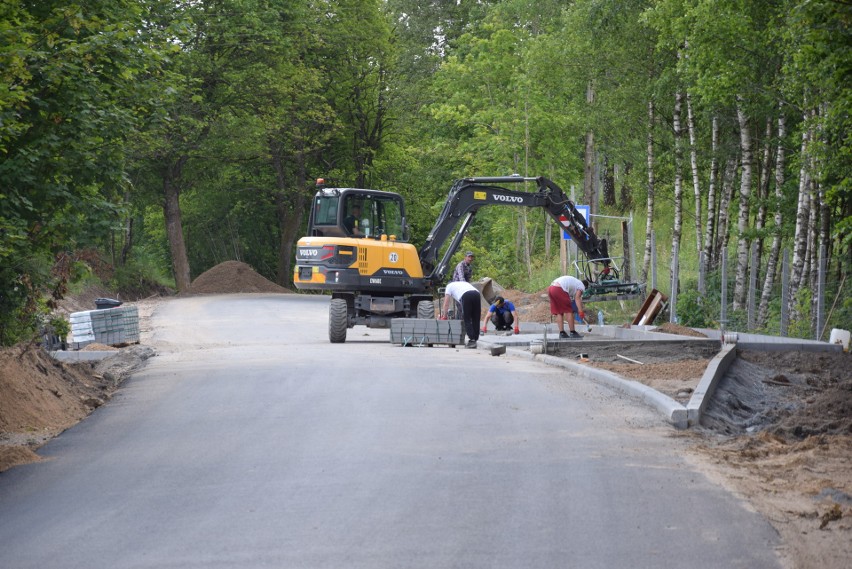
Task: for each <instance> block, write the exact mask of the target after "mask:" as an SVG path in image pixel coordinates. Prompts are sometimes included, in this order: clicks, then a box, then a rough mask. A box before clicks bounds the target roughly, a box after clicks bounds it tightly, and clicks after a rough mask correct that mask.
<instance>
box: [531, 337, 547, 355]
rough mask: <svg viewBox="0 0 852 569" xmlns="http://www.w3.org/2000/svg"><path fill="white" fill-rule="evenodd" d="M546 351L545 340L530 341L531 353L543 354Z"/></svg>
mask: <svg viewBox="0 0 852 569" xmlns="http://www.w3.org/2000/svg"><path fill="white" fill-rule="evenodd" d="M543 352H544V342H543V341H542V340H531V341H530V353H532V354H541V353H543Z"/></svg>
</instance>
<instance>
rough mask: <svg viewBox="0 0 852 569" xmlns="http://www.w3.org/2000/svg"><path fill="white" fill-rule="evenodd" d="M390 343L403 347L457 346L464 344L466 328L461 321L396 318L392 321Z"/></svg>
mask: <svg viewBox="0 0 852 569" xmlns="http://www.w3.org/2000/svg"><path fill="white" fill-rule="evenodd" d="M390 341H391V344H399V345H401V346H418V347H419V346H434V345H435V344H446V345H449V346H456V345H460V344H464V327H463V325H462V321H461V320H429V319H426V318H394V319H393V320H391V331H390Z"/></svg>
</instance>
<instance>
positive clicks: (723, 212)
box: [713, 157, 739, 267]
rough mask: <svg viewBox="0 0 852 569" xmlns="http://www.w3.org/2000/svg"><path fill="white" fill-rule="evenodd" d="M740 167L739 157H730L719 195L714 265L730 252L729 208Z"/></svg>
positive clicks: (717, 264)
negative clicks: (735, 178)
mask: <svg viewBox="0 0 852 569" xmlns="http://www.w3.org/2000/svg"><path fill="white" fill-rule="evenodd" d="M738 167H739V157H736V158H733V157H732V158H729V159H728V164H727V165H726V166H725V174H724V177H723V178H722V194H721V195H720V196H719V224H718V228H717V231H716V247H715V249H716V250H715V252H714V253H715V254H714V259H713V266H715V267H718V266H719V263H720V262H721V259H722V255H727V254H728V237H729V232H728V208H729V206H730V204H731V197H732V196H733V194H734V176H736V174H737V168H738Z"/></svg>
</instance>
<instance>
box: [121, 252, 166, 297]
mask: <svg viewBox="0 0 852 569" xmlns="http://www.w3.org/2000/svg"><path fill="white" fill-rule="evenodd" d="M140 253H142V252H141V251H137V252H136V254H135V255H134V257H133V258H131V259H129V260H128V261H127V263H125V264H123V265H121V266H119V267H116V268H115V271H114V272H113V276H112V279H111V281H110V283H109V284H110V288H112V289H114V290H116V291H117V292H118V293H119V294H120V295H121V296H122V297H123V298H128V299H137V298H141V297H144V296H146V295H149V294H151V291H162V290H165V289H167V288H169V287H174V281H173V280H172V279H171V278H170V277H169V276H167V275H166V274H164V272H163V270H162V267H161V266H160V264H159V263H158V262H157V260H156V258H154V257H152V256H147V255H144V254H140Z"/></svg>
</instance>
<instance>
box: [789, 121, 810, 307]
mask: <svg viewBox="0 0 852 569" xmlns="http://www.w3.org/2000/svg"><path fill="white" fill-rule="evenodd" d="M804 118H805V123H806V124H807V120H808V117H807V114H805V117H804ZM809 137H810V134H809V132H808V129H804V130H803V131H802V150H801V161H802V166H801V168H800V169H799V204H798V207H797V209H796V232H795V234H794V237H793V261H792V262H791V263H790V265H791V266H790V302H789V306H788V309H789V314H790V318H791V320H792V319H793V315H794V312H795V308H796V300H795V298H796V293H797V292H798V291H799V285H800V283H801V281H802V274H803V273H804V268H805V258H806V256H807V252H808V217H809V215H810V212H809V211H808V210H809V207H810V204H811V198H810V187H811V180H810V174H809V172H808V159H807V156H808V144H809Z"/></svg>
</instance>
